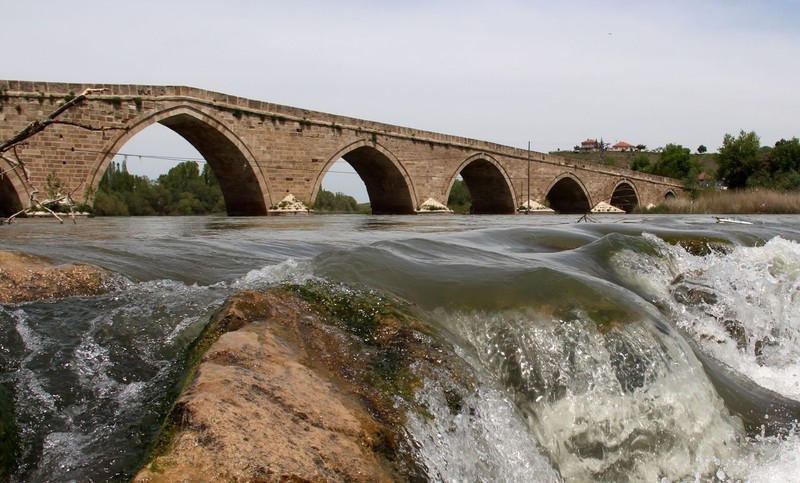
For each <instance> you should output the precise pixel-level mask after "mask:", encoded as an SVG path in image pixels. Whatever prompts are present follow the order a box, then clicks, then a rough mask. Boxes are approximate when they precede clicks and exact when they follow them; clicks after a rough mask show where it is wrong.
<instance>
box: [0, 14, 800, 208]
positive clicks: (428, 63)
mask: <svg viewBox="0 0 800 483" xmlns="http://www.w3.org/2000/svg"><path fill="white" fill-rule="evenodd" d="M0 4H1V5H2V10H3V17H4V19H5V21H4V22H3V51H4V52H5V54H6V61H5V62H4V66H3V72H2V74H0V76H2V77H5V78H9V79H21V80H41V81H53V82H85V83H93V82H97V83H123V84H155V85H188V86H193V87H198V88H202V89H208V90H213V91H219V92H224V93H228V94H233V95H237V96H242V97H247V98H252V99H258V100H262V101H268V102H274V103H279V104H287V105H291V106H296V107H302V108H307V109H313V110H317V111H324V112H330V113H334V114H341V115H347V116H352V117H358V118H364V119H369V120H375V121H382V122H386V123H390V124H397V125H403V126H410V127H414V128H419V129H425V130H430V131H436V132H442V133H447V134H454V135H459V136H466V137H471V138H478V139H484V140H488V141H492V142H497V143H501V144H505V145H510V146H515V147H522V148H524V147H525V146H526V145H527V143H528V141H530V142H531V146H532V149H534V150H536V151H543V152H548V151H555V150H557V149H562V150H565V149H567V150H568V149H571V148H572V146H574V145H576V144H579V143H580V141H582V140H584V139H586V138H601V137H602V138H603V139H604V140H605V141H609V142H611V143H614V142H616V141H621V140H624V141H627V142H630V143H632V144H645V145H647V146H648V147H649V148H654V147H658V146H664V145H666V144H667V143H676V144H682V145H684V146H685V147H689V148H691V149H692V150H695V149H696V148H697V147H698V146H699V145H700V144H704V145H706V146H707V147H708V148H709V150H710V151H715V150H716V149H717V148H718V147H719V145H720V143H721V142H722V138H723V136H724V134H725V133H734V134H735V133H738V132H739V130H741V129H744V130H746V131H755V132H756V133H757V134H758V135H759V136H760V137H761V141H762V144H768V145H772V144H774V143H775V141H777V140H779V139H781V138H791V137H796V136H800V122H799V121H800V93H798V89H799V88H800V28H798V26H800V2H795V1H794V0H768V1H721V0H715V1H704V0H687V1H683V0H677V1H675V0H672V1H658V2H656V1H646V0H638V1H605V2H604V1H589V0H587V1H574V2H557V1H552V0H551V1H522V0H517V1H513V0H504V1H494V2H490V1H484V2H480V1H467V2H456V1H435V0H429V1H417V0H406V1H395V2H380V1H375V0H371V1H359V0H340V1H337V2H332V1H304V0H293V1H285V2H278V1H256V0H226V1H204V0H191V1H169V0H157V1H150V0H136V1H133V0H131V1H127V2H122V1H107V2H98V1H94V2H83V1H72V2H63V1H15V0H0ZM151 131H152V132H151ZM164 131H167V130H166V129H164ZM171 135H172V133H171V132H169V131H167V132H165V133H164V132H160V130H159V129H158V128H150V129H148V130H145V131H143V132H142V133H141V134H140V135H138V136H137V137H136V138H134V139H133V140H132V141H131V142H130V143H128V145H126V149H125V151H130V152H132V153H138V154H156V155H169V156H173V155H174V156H186V157H192V156H196V152H194V151H193V149H191V147H190V146H188V144H187V143H184V142H183V141H182V140H180V139H179V138H178V139H177V142H176V141H175V140H173V139H170V138H172V137H174V136H171ZM154 162H156V163H157V165H158V166H159V167H161V168H163V167H168V162H166V161H163V160H160V161H159V160H155V161H154ZM131 164H135V162H134V160H133V158H131V160H129V166H130V165H131ZM161 168H159V169H161ZM132 169H135V167H132ZM146 169H147V170H151V169H154V168H152V167H149V166H148V167H147V168H146ZM149 172H150V171H148V173H149ZM145 174H147V173H145ZM151 174H155V171H153V172H152V173H151ZM340 177H343V178H345V179H347V178H350V179H351V180H352V178H355V176H348V175H340ZM356 181H357V182H359V180H357V179H356ZM324 184H329V183H328V179H327V178H326V183H324ZM326 188H327V189H333V190H334V191H340V190H341V191H348V190H346V189H344V188H341V189H340V188H337V187H336V186H333V187H330V186H326ZM357 197H358V198H362V201H363V198H364V196H357Z"/></svg>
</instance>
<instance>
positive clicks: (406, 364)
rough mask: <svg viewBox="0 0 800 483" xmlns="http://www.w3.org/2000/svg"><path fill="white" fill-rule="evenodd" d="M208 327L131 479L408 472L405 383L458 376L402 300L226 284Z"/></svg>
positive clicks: (364, 477)
mask: <svg viewBox="0 0 800 483" xmlns="http://www.w3.org/2000/svg"><path fill="white" fill-rule="evenodd" d="M221 326H224V328H222V329H220V328H219V327H221ZM226 330H230V331H227V332H226ZM211 333H212V334H213V333H218V334H220V335H219V338H218V340H216V342H214V343H213V345H211V347H210V348H209V349H208V350H207V351H206V352H205V354H204V355H203V356H202V362H201V363H200V365H199V367H198V369H197V371H196V376H195V377H194V380H193V382H192V383H191V385H190V386H189V387H188V389H187V390H186V391H185V392H184V393H183V395H182V396H181V397H180V399H179V400H178V402H177V404H176V405H175V407H174V410H173V411H172V414H171V415H170V418H169V425H170V426H171V429H167V430H165V432H164V434H165V435H166V436H165V437H164V438H163V439H162V444H161V448H160V449H159V450H158V451H157V452H158V453H159V454H158V455H157V456H155V457H154V458H153V459H152V461H151V462H150V463H149V464H147V465H146V466H145V468H144V469H142V471H141V472H140V473H139V474H138V475H137V477H136V479H135V480H136V481H209V480H236V481H375V482H381V481H396V480H407V479H412V478H413V477H414V476H419V475H420V470H419V468H417V467H416V466H415V464H414V462H413V458H412V455H411V451H410V449H409V448H408V447H407V444H406V442H405V437H404V429H403V428H404V426H403V423H404V418H405V414H406V411H408V410H412V409H413V406H414V402H413V393H414V390H415V389H416V388H417V387H419V386H420V385H421V384H422V380H423V378H424V377H427V376H428V375H432V374H433V373H434V372H440V373H445V374H446V377H448V378H453V379H458V378H460V377H461V376H460V374H457V373H456V372H453V371H452V370H451V369H450V368H451V367H455V366H456V365H457V364H455V360H453V359H452V358H448V356H446V355H444V354H443V352H442V348H441V347H440V346H438V345H437V343H435V342H433V340H432V339H430V338H429V337H428V335H427V334H426V332H425V329H423V328H422V327H419V326H418V325H416V324H415V323H414V321H413V319H411V318H410V317H408V316H407V315H406V314H404V313H403V312H402V311H399V310H395V309H394V308H392V307H389V306H387V305H385V304H383V302H382V301H381V299H379V298H377V297H375V296H373V295H369V294H366V295H365V294H355V293H352V292H348V293H337V292H336V291H335V290H331V289H330V287H324V286H321V285H318V286H303V287H294V288H293V289H292V290H289V291H287V290H278V289H273V290H269V291H267V292H253V291H246V292H240V293H238V294H235V295H234V296H232V297H231V298H230V299H229V301H228V302H227V303H226V305H225V307H223V309H222V310H221V312H220V313H219V315H218V316H217V317H216V319H215V321H214V322H212V328H211Z"/></svg>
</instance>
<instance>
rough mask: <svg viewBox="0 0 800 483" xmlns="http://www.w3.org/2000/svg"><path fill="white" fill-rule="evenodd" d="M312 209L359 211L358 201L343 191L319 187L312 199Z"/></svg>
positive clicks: (335, 211)
mask: <svg viewBox="0 0 800 483" xmlns="http://www.w3.org/2000/svg"><path fill="white" fill-rule="evenodd" d="M314 210H316V211H318V212H321V213H359V212H360V210H359V206H358V201H356V199H355V198H353V197H352V196H350V195H346V194H344V193H332V192H330V191H327V190H324V189H320V190H319V193H317V199H316V200H314Z"/></svg>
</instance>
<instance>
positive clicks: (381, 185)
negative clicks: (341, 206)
mask: <svg viewBox="0 0 800 483" xmlns="http://www.w3.org/2000/svg"><path fill="white" fill-rule="evenodd" d="M339 159H344V160H345V161H347V163H348V164H350V166H352V167H353V169H354V170H355V172H356V173H357V174H358V176H359V177H360V178H361V181H363V182H364V186H365V187H366V188H367V195H368V196H369V202H370V206H371V208H372V213H373V214H375V215H384V214H386V215H409V214H413V213H415V210H414V202H415V200H416V199H417V195H416V192H415V189H414V184H413V182H412V181H411V176H409V174H408V171H407V170H406V168H405V167H404V166H403V164H402V163H401V162H400V160H399V159H398V158H397V156H395V155H394V154H393V153H392V152H391V151H389V150H388V149H387V148H386V147H385V146H382V145H381V144H380V143H376V142H372V141H371V140H367V139H361V140H358V141H355V142H352V143H350V144H347V145H346V146H343V147H341V148H340V149H339V150H338V151H337V152H336V153H335V154H333V155H332V156H331V157H329V158H328V160H327V162H326V163H325V164H324V165H323V167H322V169H321V170H320V172H319V174H318V175H317V179H316V180H315V182H314V190H313V191H312V193H311V199H312V200H316V199H317V193H319V190H320V189H321V187H322V180H323V178H324V177H325V174H327V172H328V170H330V168H331V166H333V164H334V163H335V162H336V161H338V160H339Z"/></svg>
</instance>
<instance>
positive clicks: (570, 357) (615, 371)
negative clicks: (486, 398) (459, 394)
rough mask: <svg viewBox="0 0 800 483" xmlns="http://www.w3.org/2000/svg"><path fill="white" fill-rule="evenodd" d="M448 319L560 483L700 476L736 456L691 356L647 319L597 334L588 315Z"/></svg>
mask: <svg viewBox="0 0 800 483" xmlns="http://www.w3.org/2000/svg"><path fill="white" fill-rule="evenodd" d="M453 322H454V326H455V327H458V329H459V332H460V335H461V336H463V337H464V338H465V339H467V340H468V341H469V342H470V344H471V345H472V346H473V347H474V348H475V350H476V353H477V355H478V358H479V359H480V361H481V363H482V365H483V366H484V367H485V368H486V369H488V370H489V371H490V372H492V373H493V374H494V376H495V378H496V379H497V380H498V381H499V382H500V383H501V384H502V385H503V386H504V387H505V388H506V391H507V392H508V394H509V397H511V398H512V400H513V401H514V403H515V405H516V407H517V409H518V410H519V411H521V412H522V413H523V414H524V415H525V416H526V422H527V426H528V428H529V430H530V432H531V434H532V435H534V436H535V438H536V440H537V441H538V443H539V444H541V446H542V447H543V448H544V449H545V450H546V452H547V454H549V455H550V457H552V458H553V460H554V461H555V462H556V464H557V466H558V468H559V471H560V474H561V476H562V477H564V479H566V480H575V481H587V480H614V481H625V480H629V481H657V480H659V479H661V478H667V479H668V480H680V479H687V478H694V477H695V476H700V477H701V478H706V477H708V476H710V475H713V474H714V473H715V472H717V471H719V470H721V469H724V467H725V465H726V462H728V461H733V460H735V459H736V458H737V457H738V455H739V452H740V450H739V448H738V442H739V441H740V439H741V437H742V435H743V429H742V427H741V424H740V423H739V422H738V420H736V419H735V418H732V417H731V416H730V415H729V413H728V411H727V410H726V408H725V407H724V405H723V403H722V401H721V400H720V399H719V397H718V396H717V395H716V393H715V392H714V389H713V387H712V386H711V384H710V383H709V382H708V381H707V380H706V379H705V377H704V375H703V369H702V366H701V365H700V364H699V362H698V361H697V360H696V359H695V358H694V356H693V354H692V353H691V351H690V350H688V348H687V347H685V345H683V344H682V341H680V340H679V339H678V338H676V337H674V336H670V335H667V334H664V333H662V332H661V331H659V330H657V329H655V328H654V327H653V326H652V323H651V322H649V321H643V322H640V323H637V322H629V323H627V324H625V325H622V326H618V327H613V328H612V329H611V330H606V329H603V330H602V331H601V330H598V326H597V325H596V324H595V322H594V321H592V320H591V318H590V317H588V316H586V314H581V315H580V316H579V317H578V318H576V319H574V320H552V319H548V318H547V317H544V316H541V315H540V314H536V313H535V312H534V311H532V310H531V311H528V312H518V311H508V312H501V313H492V314H487V313H460V314H457V315H456V316H455V317H454V320H453ZM676 388H680V391H676Z"/></svg>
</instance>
